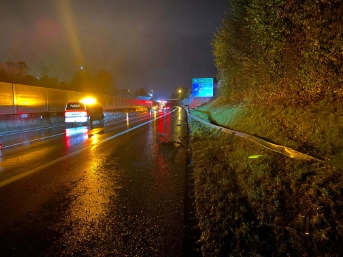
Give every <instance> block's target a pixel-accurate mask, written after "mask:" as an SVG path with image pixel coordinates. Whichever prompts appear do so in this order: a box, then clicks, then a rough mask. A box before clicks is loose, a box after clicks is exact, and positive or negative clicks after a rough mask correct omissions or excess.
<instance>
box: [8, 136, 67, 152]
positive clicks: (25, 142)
mask: <svg viewBox="0 0 343 257" xmlns="http://www.w3.org/2000/svg"><path fill="white" fill-rule="evenodd" d="M64 134H65V133H60V134H55V135H52V136H48V137H41V138H37V139H33V140H29V141H24V142H21V143H17V144H13V145H6V146H2V149H4V148H8V147H13V146H17V145H24V144H28V143H31V142H34V141H39V140H44V139H47V138H51V137H57V136H61V135H64Z"/></svg>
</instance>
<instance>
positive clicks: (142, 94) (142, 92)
mask: <svg viewBox="0 0 343 257" xmlns="http://www.w3.org/2000/svg"><path fill="white" fill-rule="evenodd" d="M133 94H134V95H135V96H149V95H148V93H147V92H146V91H145V90H144V89H143V88H140V89H137V90H136V91H135V92H134V93H133Z"/></svg>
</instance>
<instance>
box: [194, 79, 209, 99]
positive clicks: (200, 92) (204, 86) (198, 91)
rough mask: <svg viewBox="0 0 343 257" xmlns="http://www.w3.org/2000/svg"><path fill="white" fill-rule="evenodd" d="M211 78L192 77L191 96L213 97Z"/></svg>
mask: <svg viewBox="0 0 343 257" xmlns="http://www.w3.org/2000/svg"><path fill="white" fill-rule="evenodd" d="M213 81H214V79H213V78H194V79H192V95H193V97H213Z"/></svg>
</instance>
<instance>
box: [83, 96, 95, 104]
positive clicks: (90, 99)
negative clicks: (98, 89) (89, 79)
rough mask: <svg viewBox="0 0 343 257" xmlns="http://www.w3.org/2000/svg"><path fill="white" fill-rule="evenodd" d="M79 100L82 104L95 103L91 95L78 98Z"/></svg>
mask: <svg viewBox="0 0 343 257" xmlns="http://www.w3.org/2000/svg"><path fill="white" fill-rule="evenodd" d="M80 102H81V103H84V104H95V103H96V100H95V98H93V97H86V98H84V99H82V100H80Z"/></svg>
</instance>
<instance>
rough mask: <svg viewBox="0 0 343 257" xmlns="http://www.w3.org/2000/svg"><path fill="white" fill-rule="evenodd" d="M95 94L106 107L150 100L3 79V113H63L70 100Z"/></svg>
mask: <svg viewBox="0 0 343 257" xmlns="http://www.w3.org/2000/svg"><path fill="white" fill-rule="evenodd" d="M84 97H94V98H96V99H97V101H98V102H99V103H100V105H101V106H102V107H103V108H104V110H109V111H110V110H118V109H137V108H139V107H148V108H150V107H151V106H152V102H151V101H147V100H139V99H133V98H125V97H116V96H109V95H100V94H92V93H86V92H78V91H71V90H62V89H55V88H45V87H38V86H29V85H21V84H12V83H5V82H0V115H6V114H24V115H25V114H27V113H45V112H63V111H64V108H65V105H66V103H67V102H70V101H77V100H80V99H82V98H84Z"/></svg>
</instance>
